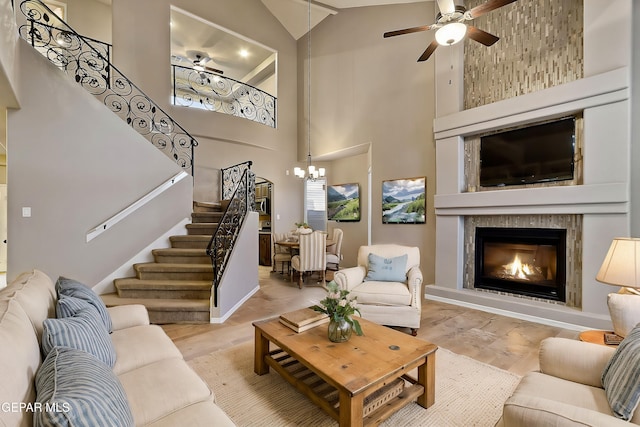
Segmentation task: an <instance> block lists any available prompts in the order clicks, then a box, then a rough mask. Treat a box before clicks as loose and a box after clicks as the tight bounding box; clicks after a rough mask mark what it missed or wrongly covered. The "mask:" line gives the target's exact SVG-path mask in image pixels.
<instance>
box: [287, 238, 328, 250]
mask: <svg viewBox="0 0 640 427" xmlns="http://www.w3.org/2000/svg"><path fill="white" fill-rule="evenodd" d="M335 244H336V242H335V241H333V240H331V239H327V243H326V246H327V248H330V247H331V246H333V245H335ZM276 245H278V246H282V247H285V248H289V249H300V242H299V241H298V240H294V239H287V240H280V241H278V242H276Z"/></svg>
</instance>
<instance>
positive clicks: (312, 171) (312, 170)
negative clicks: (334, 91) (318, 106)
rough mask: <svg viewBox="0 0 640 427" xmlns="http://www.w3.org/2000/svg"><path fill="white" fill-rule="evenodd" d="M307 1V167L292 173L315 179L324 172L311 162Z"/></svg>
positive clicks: (309, 50)
mask: <svg viewBox="0 0 640 427" xmlns="http://www.w3.org/2000/svg"><path fill="white" fill-rule="evenodd" d="M308 3H309V14H308V20H309V22H308V23H309V32H308V33H307V55H308V57H307V115H308V118H307V169H306V170H305V169H302V168H300V167H297V166H296V167H295V168H293V174H294V175H295V176H297V177H298V178H301V179H310V180H313V181H315V180H316V179H318V178H323V177H324V174H325V169H324V168H316V167H315V166H314V165H313V164H312V163H311V0H308Z"/></svg>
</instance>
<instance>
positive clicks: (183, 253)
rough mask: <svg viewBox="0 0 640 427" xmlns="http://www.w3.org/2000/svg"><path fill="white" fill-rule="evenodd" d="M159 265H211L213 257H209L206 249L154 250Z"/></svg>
mask: <svg viewBox="0 0 640 427" xmlns="http://www.w3.org/2000/svg"><path fill="white" fill-rule="evenodd" d="M151 253H152V254H153V257H154V260H155V262H157V263H173V264H180V263H182V264H210V263H211V257H210V256H209V255H207V252H206V249H204V248H202V249H194V248H164V249H153V250H152V251H151Z"/></svg>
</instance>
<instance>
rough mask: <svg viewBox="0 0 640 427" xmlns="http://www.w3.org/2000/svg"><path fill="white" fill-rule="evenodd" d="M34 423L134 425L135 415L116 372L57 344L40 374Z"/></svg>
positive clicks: (118, 426) (111, 426) (45, 424)
mask: <svg viewBox="0 0 640 427" xmlns="http://www.w3.org/2000/svg"><path fill="white" fill-rule="evenodd" d="M35 382H36V389H37V390H38V393H37V396H36V401H37V402H39V403H40V405H39V406H40V408H41V409H39V410H38V411H36V412H35V413H34V416H33V425H34V426H35V427H43V426H96V427H97V426H105V427H107V426H108V427H129V426H133V425H134V423H133V415H132V414H131V408H130V407H129V402H128V401H127V396H126V394H125V391H124V389H123V388H122V384H121V383H120V381H119V380H118V377H116V375H115V374H114V373H113V371H112V370H111V369H110V368H109V367H108V366H107V365H105V364H104V363H102V362H100V361H99V360H98V359H96V358H95V357H93V356H92V355H90V354H88V353H86V352H84V351H81V350H76V349H73V348H68V347H54V348H53V349H52V350H51V351H50V352H49V354H48V355H47V357H46V359H45V360H44V362H43V363H42V366H40V368H39V369H38V371H37V373H36V378H35Z"/></svg>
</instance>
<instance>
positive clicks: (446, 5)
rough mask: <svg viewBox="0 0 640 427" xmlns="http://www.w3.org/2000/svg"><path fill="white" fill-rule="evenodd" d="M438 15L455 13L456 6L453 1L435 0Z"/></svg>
mask: <svg viewBox="0 0 640 427" xmlns="http://www.w3.org/2000/svg"><path fill="white" fill-rule="evenodd" d="M437 2H438V9H440V13H441V14H443V15H446V14H448V13H453V12H455V11H456V5H455V3H454V2H453V0H437Z"/></svg>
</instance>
